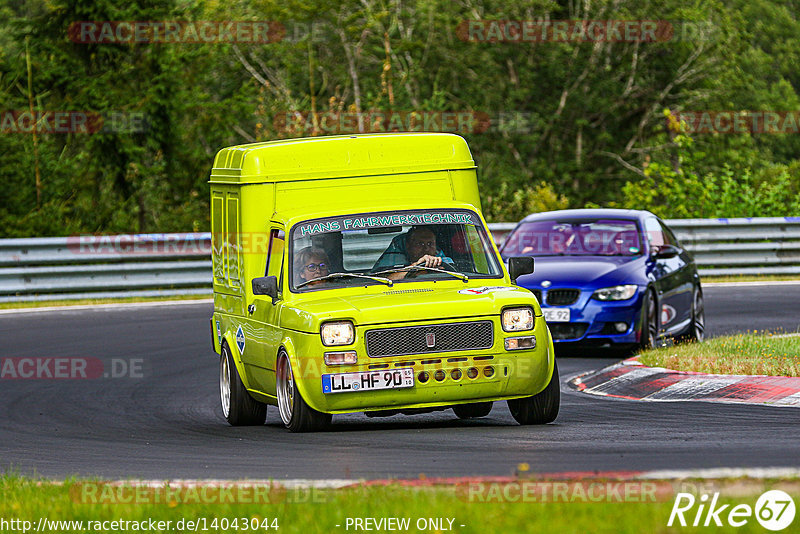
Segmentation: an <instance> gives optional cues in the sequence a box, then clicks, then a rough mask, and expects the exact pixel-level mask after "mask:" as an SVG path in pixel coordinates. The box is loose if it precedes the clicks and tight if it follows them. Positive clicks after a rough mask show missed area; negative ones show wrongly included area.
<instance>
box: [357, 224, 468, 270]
mask: <svg viewBox="0 0 800 534" xmlns="http://www.w3.org/2000/svg"><path fill="white" fill-rule="evenodd" d="M443 262H445V263H450V264H452V263H453V260H451V259H450V258H448V257H447V256H445V254H444V252H442V251H441V250H440V249H439V247H438V246H437V243H436V234H435V233H434V231H433V230H432V229H431V228H430V227H427V226H414V227H412V228H411V229H410V230H409V231H408V232H406V233H405V234H400V235H399V236H397V237H395V238H394V239H392V242H391V244H390V245H389V248H387V249H386V250H385V251H384V252H383V254H381V257H380V258H378V261H377V262H376V263H375V266H374V267H373V268H372V269H373V271H380V270H383V269H391V268H392V267H398V266H401V267H402V266H410V265H416V266H420V267H433V268H435V269H441V268H442V263H443ZM407 274H408V271H400V272H396V273H390V274H388V275H387V278H390V279H392V280H400V279H402V278H405V277H406V275H407Z"/></svg>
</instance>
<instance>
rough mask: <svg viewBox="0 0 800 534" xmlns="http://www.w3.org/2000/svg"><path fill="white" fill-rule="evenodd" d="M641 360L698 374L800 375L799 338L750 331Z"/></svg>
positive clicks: (645, 354) (650, 353)
mask: <svg viewBox="0 0 800 534" xmlns="http://www.w3.org/2000/svg"><path fill="white" fill-rule="evenodd" d="M639 361H640V362H642V363H643V364H645V365H648V366H650V367H665V368H667V369H674V370H676V371H693V372H697V373H712V374H724V375H770V376H800V336H787V337H783V336H781V335H780V334H773V333H771V332H765V333H761V334H759V333H758V332H747V333H744V334H736V335H734V336H724V337H716V338H712V339H709V340H707V341H705V342H704V343H688V344H684V345H675V346H673V347H665V348H660V349H654V350H649V351H646V352H643V353H642V354H641V357H640V358H639Z"/></svg>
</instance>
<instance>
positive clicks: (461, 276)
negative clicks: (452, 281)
mask: <svg viewBox="0 0 800 534" xmlns="http://www.w3.org/2000/svg"><path fill="white" fill-rule="evenodd" d="M403 271H436V272H437V273H445V274H449V275H451V276H454V277H456V278H458V279H459V280H461V281H463V282H469V276H467V275H466V274H461V273H456V272H453V271H448V270H446V269H438V268H436V267H420V266H419V265H408V266H406V267H400V268H398V269H386V270H385V271H378V272H377V273H375V274H386V273H401V272H403Z"/></svg>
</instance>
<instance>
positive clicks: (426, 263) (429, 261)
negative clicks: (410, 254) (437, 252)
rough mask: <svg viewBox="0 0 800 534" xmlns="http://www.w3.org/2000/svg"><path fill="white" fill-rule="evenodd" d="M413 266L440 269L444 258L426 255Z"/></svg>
mask: <svg viewBox="0 0 800 534" xmlns="http://www.w3.org/2000/svg"><path fill="white" fill-rule="evenodd" d="M411 265H418V266H420V267H436V268H440V267H441V266H442V258H440V257H439V256H431V255H430V254H425V255H424V256H422V257H421V258H420V259H418V260H417V261H415V262H414V263H412V264H411Z"/></svg>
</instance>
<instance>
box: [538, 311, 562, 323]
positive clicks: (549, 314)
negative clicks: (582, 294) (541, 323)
mask: <svg viewBox="0 0 800 534" xmlns="http://www.w3.org/2000/svg"><path fill="white" fill-rule="evenodd" d="M542 313H543V314H544V320H545V321H546V322H548V323H568V322H569V308H542Z"/></svg>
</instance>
